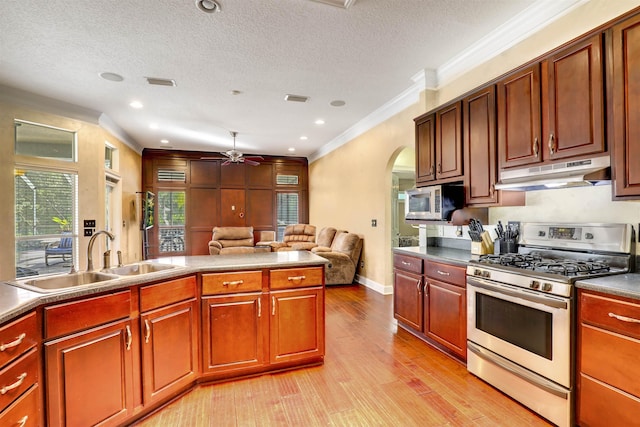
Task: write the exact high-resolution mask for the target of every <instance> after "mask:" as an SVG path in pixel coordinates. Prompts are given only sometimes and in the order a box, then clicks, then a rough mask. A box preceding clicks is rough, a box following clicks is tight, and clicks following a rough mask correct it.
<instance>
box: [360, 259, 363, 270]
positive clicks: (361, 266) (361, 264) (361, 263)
mask: <svg viewBox="0 0 640 427" xmlns="http://www.w3.org/2000/svg"><path fill="white" fill-rule="evenodd" d="M360 268H361V269H362V268H364V261H360Z"/></svg>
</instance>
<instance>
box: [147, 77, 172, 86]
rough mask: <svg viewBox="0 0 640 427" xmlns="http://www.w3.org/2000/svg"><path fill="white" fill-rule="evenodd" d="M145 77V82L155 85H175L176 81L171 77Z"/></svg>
mask: <svg viewBox="0 0 640 427" xmlns="http://www.w3.org/2000/svg"><path fill="white" fill-rule="evenodd" d="M145 79H147V83H149V84H150V85H156V86H175V85H176V81H175V80H173V79H160V78H158V77H145Z"/></svg>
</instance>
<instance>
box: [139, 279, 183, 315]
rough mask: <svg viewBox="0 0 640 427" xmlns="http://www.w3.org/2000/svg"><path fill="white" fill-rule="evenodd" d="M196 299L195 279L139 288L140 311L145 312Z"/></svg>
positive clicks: (177, 280) (171, 281)
mask: <svg viewBox="0 0 640 427" xmlns="http://www.w3.org/2000/svg"><path fill="white" fill-rule="evenodd" d="M195 297H196V278H195V277H194V276H191V277H183V278H182V279H176V280H170V281H168V282H161V283H155V284H153V285H148V286H142V287H141V288H140V311H141V312H145V311H149V310H153V309H156V308H159V307H164V306H166V305H169V304H173V303H176V302H179V301H184V300H188V299H191V298H195Z"/></svg>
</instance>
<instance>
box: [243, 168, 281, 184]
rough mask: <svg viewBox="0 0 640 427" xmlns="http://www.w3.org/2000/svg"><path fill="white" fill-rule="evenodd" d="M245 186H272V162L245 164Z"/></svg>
mask: <svg viewBox="0 0 640 427" xmlns="http://www.w3.org/2000/svg"><path fill="white" fill-rule="evenodd" d="M246 170H247V186H248V187H250V188H273V186H274V183H275V176H274V167H273V164H272V163H261V164H259V165H257V166H246Z"/></svg>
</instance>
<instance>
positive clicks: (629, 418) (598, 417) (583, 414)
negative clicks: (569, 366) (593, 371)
mask: <svg viewBox="0 0 640 427" xmlns="http://www.w3.org/2000/svg"><path fill="white" fill-rule="evenodd" d="M578 381H579V382H580V391H579V397H578V399H579V402H578V408H577V412H578V414H577V417H576V418H577V420H576V422H577V423H578V424H579V425H584V426H634V425H638V414H640V400H639V399H636V398H634V397H633V396H630V395H628V394H626V393H622V392H620V391H619V390H616V389H615V388H613V387H610V386H608V385H606V384H604V383H602V382H600V381H598V380H595V379H593V378H590V377H588V376H586V375H580V378H579V380H578Z"/></svg>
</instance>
